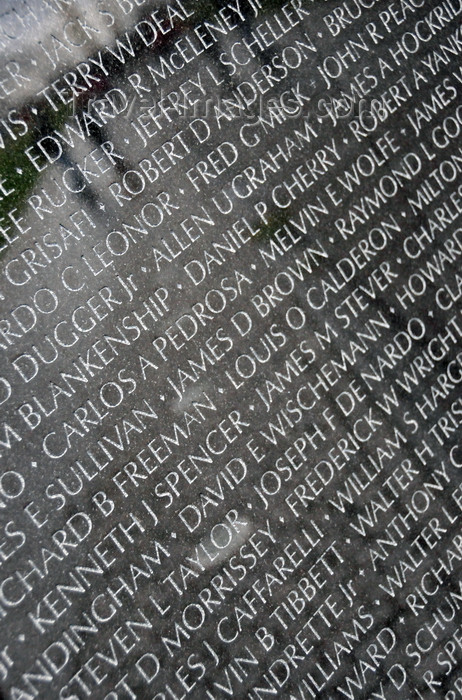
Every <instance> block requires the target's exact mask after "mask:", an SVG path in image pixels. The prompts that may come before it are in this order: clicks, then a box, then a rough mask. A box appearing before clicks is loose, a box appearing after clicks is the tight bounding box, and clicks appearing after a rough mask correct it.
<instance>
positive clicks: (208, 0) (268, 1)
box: [193, 0, 286, 22]
mask: <svg viewBox="0 0 462 700" xmlns="http://www.w3.org/2000/svg"><path fill="white" fill-rule="evenodd" d="M285 2H286V0H260V3H261V5H262V7H261V8H259V9H260V12H261V13H262V14H263V13H265V12H275V11H276V10H278V9H279V8H280V7H281V6H282V5H284V3H285ZM193 7H194V22H197V21H199V22H207V21H208V20H212V18H213V16H214V15H215V14H217V12H218V11H219V10H220V9H221V8H222V7H223V3H222V2H219V1H218V0H195V2H194V5H193Z"/></svg>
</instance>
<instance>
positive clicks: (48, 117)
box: [0, 104, 72, 244]
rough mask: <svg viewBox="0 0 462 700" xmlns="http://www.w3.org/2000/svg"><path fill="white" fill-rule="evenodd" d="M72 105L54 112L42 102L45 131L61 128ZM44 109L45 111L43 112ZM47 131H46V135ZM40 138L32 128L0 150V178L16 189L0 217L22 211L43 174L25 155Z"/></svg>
mask: <svg viewBox="0 0 462 700" xmlns="http://www.w3.org/2000/svg"><path fill="white" fill-rule="evenodd" d="M70 108H72V105H64V104H63V105H62V107H61V108H60V109H59V110H58V111H57V112H55V111H54V110H52V109H51V107H48V108H47V107H44V106H43V105H40V110H41V120H42V123H43V124H44V126H45V128H46V132H45V133H46V134H48V133H51V132H52V131H53V130H54V129H56V130H59V129H61V128H62V126H63V125H64V123H65V121H66V119H67V117H68V116H69V109H70ZM44 110H45V111H44ZM45 133H44V134H43V135H44V136H45ZM36 140H38V138H37V135H36V134H34V130H33V128H30V129H29V130H28V132H27V133H26V134H24V136H21V137H19V138H18V140H17V141H13V142H12V143H11V144H8V146H7V147H6V148H5V149H4V150H3V151H0V177H1V178H2V179H3V180H5V183H4V187H5V189H6V190H8V191H9V190H12V189H13V190H14V191H13V192H12V193H11V194H9V195H8V196H6V197H4V198H3V199H2V200H1V201H0V219H2V218H3V217H6V216H7V215H8V212H9V211H11V210H12V209H17V210H18V211H20V210H21V208H22V206H23V205H24V204H25V201H26V198H27V197H28V195H29V194H30V193H31V191H32V190H33V188H34V185H35V183H36V182H37V180H38V177H39V175H40V173H39V172H38V170H37V169H36V168H35V167H34V165H33V164H32V163H31V161H30V160H29V158H28V157H27V156H26V154H25V151H26V149H27V148H29V147H30V146H32V145H33V144H34V143H35V141H36ZM2 242H3V241H2V238H1V236H0V244H1V243H2Z"/></svg>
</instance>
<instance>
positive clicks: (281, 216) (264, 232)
mask: <svg viewBox="0 0 462 700" xmlns="http://www.w3.org/2000/svg"><path fill="white" fill-rule="evenodd" d="M289 218H290V213H289V210H288V209H274V210H273V211H272V212H270V213H269V214H268V215H267V217H266V219H267V222H268V223H266V224H261V225H260V231H259V232H258V234H257V235H256V236H255V237H254V240H256V241H257V242H258V243H267V242H269V241H270V240H271V239H272V238H273V236H274V235H275V234H276V233H277V232H278V231H280V230H281V228H282V227H283V226H284V224H286V223H287V222H288V220H289Z"/></svg>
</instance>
